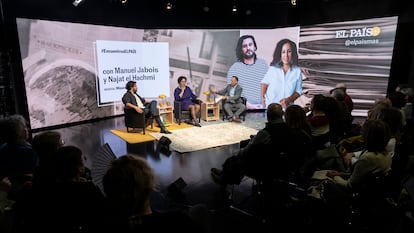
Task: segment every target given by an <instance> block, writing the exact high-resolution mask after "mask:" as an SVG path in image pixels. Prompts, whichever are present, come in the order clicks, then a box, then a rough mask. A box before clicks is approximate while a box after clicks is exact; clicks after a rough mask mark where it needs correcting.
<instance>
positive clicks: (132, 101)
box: [122, 81, 171, 134]
mask: <svg viewBox="0 0 414 233" xmlns="http://www.w3.org/2000/svg"><path fill="white" fill-rule="evenodd" d="M125 88H126V89H127V92H126V93H125V94H124V95H123V96H122V102H123V103H124V105H125V107H126V108H131V109H135V110H136V111H137V112H138V113H139V114H145V118H146V120H147V122H146V125H149V124H150V123H151V122H152V120H153V119H155V120H156V121H157V124H158V126H159V127H160V129H161V133H165V134H170V133H171V132H170V131H168V130H167V129H166V128H165V125H164V123H163V122H162V121H161V118H160V113H159V110H158V103H157V101H155V100H152V101H151V102H146V101H145V99H144V98H143V97H141V96H140V95H138V94H137V90H138V86H137V82H135V81H129V82H127V84H126V86H125Z"/></svg>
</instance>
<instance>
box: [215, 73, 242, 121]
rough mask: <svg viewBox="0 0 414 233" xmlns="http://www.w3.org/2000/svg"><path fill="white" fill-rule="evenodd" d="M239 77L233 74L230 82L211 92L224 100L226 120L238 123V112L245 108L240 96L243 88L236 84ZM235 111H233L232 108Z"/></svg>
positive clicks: (240, 112)
mask: <svg viewBox="0 0 414 233" xmlns="http://www.w3.org/2000/svg"><path fill="white" fill-rule="evenodd" d="M238 82H239V78H237V76H233V77H232V78H231V82H230V84H228V85H227V86H226V87H225V88H224V89H223V90H220V91H217V90H213V93H216V94H219V95H222V99H223V100H224V101H225V102H224V106H223V108H224V111H226V113H227V116H228V120H229V121H230V122H232V121H233V118H234V121H235V122H237V123H240V122H241V120H240V114H242V113H243V112H244V111H245V110H246V106H245V105H244V103H243V100H242V99H241V98H240V97H241V94H242V91H243V88H242V87H241V86H240V85H239V84H238ZM234 109H235V110H236V112H234V113H233V110H234Z"/></svg>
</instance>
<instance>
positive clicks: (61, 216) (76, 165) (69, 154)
mask: <svg viewBox="0 0 414 233" xmlns="http://www.w3.org/2000/svg"><path fill="white" fill-rule="evenodd" d="M55 153H56V154H55V155H54V156H55V163H54V164H55V166H56V172H55V174H56V177H55V179H54V180H55V181H56V182H54V183H49V185H48V186H46V185H42V186H35V185H34V186H33V192H32V195H31V196H30V197H29V198H28V199H27V200H25V206H24V207H23V210H22V211H23V224H22V226H20V228H22V229H23V230H22V231H23V232H39V231H44V232H67V233H75V232H96V230H97V229H99V228H98V226H99V225H100V224H101V223H100V222H98V220H101V217H100V216H101V214H102V211H101V208H102V205H103V198H104V196H103V193H102V192H101V190H100V189H99V188H98V186H96V185H95V184H94V183H92V182H90V181H87V180H86V179H84V178H83V177H82V176H83V173H84V168H85V166H84V163H83V158H82V151H81V150H80V149H79V148H78V147H76V146H62V147H60V148H58V149H57V150H56V152H55Z"/></svg>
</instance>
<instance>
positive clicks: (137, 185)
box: [102, 155, 204, 233]
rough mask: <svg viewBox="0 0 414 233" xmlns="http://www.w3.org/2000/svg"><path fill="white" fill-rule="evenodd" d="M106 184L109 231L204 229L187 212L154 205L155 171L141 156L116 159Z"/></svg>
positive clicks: (184, 230) (104, 222)
mask: <svg viewBox="0 0 414 233" xmlns="http://www.w3.org/2000/svg"><path fill="white" fill-rule="evenodd" d="M103 187H104V192H105V194H106V198H105V199H106V201H105V207H106V209H105V211H104V215H105V216H104V219H103V221H102V222H103V227H104V228H103V230H105V231H106V232H164V231H169V232H170V231H171V232H191V233H193V232H204V230H203V228H202V226H201V225H200V224H198V223H197V222H196V221H194V220H193V219H192V218H191V217H190V216H189V215H188V214H187V213H185V212H182V211H178V210H177V211H173V210H170V211H166V212H159V211H156V210H154V209H153V208H152V206H151V201H150V195H151V193H152V192H153V191H154V188H155V174H154V171H153V170H152V168H151V167H150V166H149V165H148V163H147V162H146V161H145V160H144V159H142V158H140V157H135V156H132V155H124V156H121V157H119V158H117V159H115V160H113V161H112V162H111V164H110V167H109V169H108V171H107V172H106V174H105V175H104V177H103Z"/></svg>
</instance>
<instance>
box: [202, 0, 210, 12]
mask: <svg viewBox="0 0 414 233" xmlns="http://www.w3.org/2000/svg"><path fill="white" fill-rule="evenodd" d="M203 11H204V12H209V11H210V7H209V6H208V1H207V0H205V1H204V6H203Z"/></svg>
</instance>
